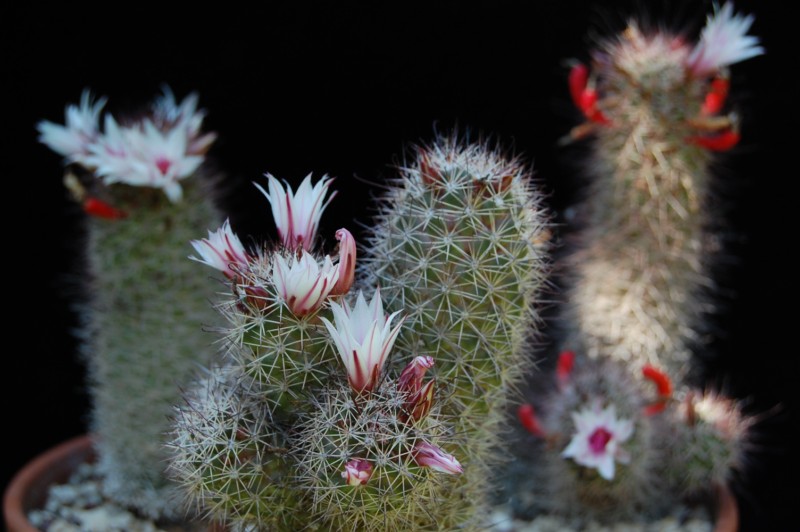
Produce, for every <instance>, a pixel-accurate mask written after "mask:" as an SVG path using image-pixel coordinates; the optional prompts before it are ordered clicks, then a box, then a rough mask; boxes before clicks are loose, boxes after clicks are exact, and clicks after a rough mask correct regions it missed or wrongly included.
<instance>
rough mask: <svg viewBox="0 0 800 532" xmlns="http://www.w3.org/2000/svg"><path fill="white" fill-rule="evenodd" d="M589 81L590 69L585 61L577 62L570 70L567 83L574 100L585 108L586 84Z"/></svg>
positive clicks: (578, 105) (580, 106)
mask: <svg viewBox="0 0 800 532" xmlns="http://www.w3.org/2000/svg"><path fill="white" fill-rule="evenodd" d="M588 82H589V69H588V68H587V67H586V65H584V64H583V63H577V64H576V65H575V66H573V67H572V68H571V69H570V71H569V77H568V78H567V83H568V84H569V94H570V96H571V97H572V102H573V103H574V104H575V105H576V106H577V107H578V109H580V110H581V111H582V110H583V95H584V91H585V90H586V84H587V83H588Z"/></svg>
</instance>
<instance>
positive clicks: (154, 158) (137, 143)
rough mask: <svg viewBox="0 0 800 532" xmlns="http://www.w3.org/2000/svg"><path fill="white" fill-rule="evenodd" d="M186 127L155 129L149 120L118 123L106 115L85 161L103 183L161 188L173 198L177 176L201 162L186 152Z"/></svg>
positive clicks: (179, 191) (177, 189)
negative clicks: (127, 123) (127, 124)
mask: <svg viewBox="0 0 800 532" xmlns="http://www.w3.org/2000/svg"><path fill="white" fill-rule="evenodd" d="M188 142H189V138H188V137H187V134H186V129H185V128H183V127H175V128H172V129H168V130H166V131H161V130H159V129H158V128H157V127H156V126H155V124H154V123H153V121H152V120H150V119H145V120H144V121H143V122H142V123H141V124H140V125H136V126H133V127H120V126H119V124H117V121H116V120H114V118H113V117H111V116H106V122H105V134H104V135H103V136H102V137H101V138H100V139H99V140H98V142H96V143H95V144H93V145H91V146H90V152H91V155H90V156H89V157H87V158H86V163H87V164H88V165H89V166H91V167H94V168H95V173H96V175H97V176H98V177H101V178H102V179H103V181H105V183H106V184H111V183H125V184H128V185H134V186H150V187H155V188H161V189H163V190H164V192H165V193H166V195H167V197H168V198H169V199H170V200H171V201H173V202H175V201H179V200H180V199H181V197H182V195H183V191H182V189H181V186H180V183H179V180H181V179H184V178H186V177H188V176H190V175H191V174H193V173H194V171H195V170H197V168H198V167H199V166H200V164H201V163H202V162H203V157H202V156H200V155H191V154H189V153H188Z"/></svg>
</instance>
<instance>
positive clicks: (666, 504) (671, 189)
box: [519, 3, 763, 521]
mask: <svg viewBox="0 0 800 532" xmlns="http://www.w3.org/2000/svg"><path fill="white" fill-rule="evenodd" d="M752 22H753V19H752V17H745V16H742V15H735V14H734V12H733V6H732V5H731V4H730V3H727V4H725V5H724V6H722V7H721V8H719V7H717V8H715V12H714V14H713V15H711V16H709V18H708V21H707V24H706V26H705V28H704V29H703V30H702V33H701V35H700V38H699V40H698V42H697V43H696V44H692V43H691V42H690V41H688V40H687V39H686V38H685V37H684V36H681V35H677V34H671V33H668V32H666V31H664V30H647V29H643V28H641V27H639V25H637V24H636V23H630V24H629V26H628V28H627V29H626V30H625V31H624V32H623V33H622V34H621V35H620V36H618V37H616V38H614V39H610V40H607V41H605V42H603V43H601V45H600V46H599V47H598V49H597V50H595V51H594V52H593V53H592V59H593V60H592V67H591V69H590V68H587V67H586V66H585V65H583V64H580V63H577V64H574V66H572V69H571V71H570V74H569V88H570V92H571V95H572V99H573V101H574V102H575V104H576V105H577V107H578V108H579V109H580V110H581V112H582V113H583V114H584V116H585V118H586V122H585V123H584V124H582V125H580V126H578V127H576V128H574V129H573V130H572V132H571V133H570V137H569V139H568V140H570V141H573V140H578V139H581V138H584V137H587V136H591V137H592V139H591V140H590V142H591V160H590V161H589V162H590V164H587V165H586V167H587V168H588V169H589V173H590V177H591V179H592V181H591V184H590V185H589V190H588V192H587V194H586V199H585V201H584V202H583V204H582V205H581V206H580V208H579V210H578V212H579V214H578V216H579V219H578V222H579V225H580V228H579V230H578V242H577V243H576V245H575V248H574V250H572V251H571V254H570V255H569V256H568V258H567V266H568V269H569V270H568V275H567V281H566V285H567V289H566V293H565V302H564V309H565V310H564V315H563V316H562V317H561V326H562V331H561V332H560V335H561V336H560V338H559V341H558V342H559V345H560V346H561V348H562V349H563V350H564V352H563V353H562V354H561V360H560V361H559V363H558V364H557V371H556V380H558V382H559V386H558V387H557V389H556V390H554V391H552V392H551V393H542V394H541V397H540V398H538V400H537V401H536V403H537V405H536V407H534V405H525V406H524V407H523V408H522V409H521V410H520V416H521V419H522V421H523V423H524V424H525V425H526V426H527V427H528V428H529V430H530V428H531V427H534V428H535V430H532V431H531V432H533V433H534V434H535V435H536V436H537V437H538V438H541V439H542V440H543V441H544V442H546V444H545V446H544V448H542V450H541V454H542V456H543V458H542V460H541V461H542V463H543V464H544V465H543V467H539V468H538V469H537V474H536V475H535V477H536V479H535V480H533V479H531V480H523V481H522V482H523V483H525V484H527V489H528V490H533V491H534V492H536V493H541V494H543V493H547V495H546V496H543V497H542V498H540V499H539V500H538V501H535V502H532V503H531V502H527V503H526V502H520V503H519V506H520V511H524V512H529V511H531V508H530V507H531V506H536V505H539V506H540V509H542V510H544V511H553V512H556V513H560V514H563V515H570V516H573V517H577V516H581V517H583V518H586V517H591V518H595V519H598V520H604V521H613V520H617V519H619V518H622V517H624V518H652V517H657V516H659V515H662V514H663V513H664V512H665V511H666V510H668V509H670V508H672V507H674V506H675V505H677V504H678V503H680V502H681V500H683V499H684V498H685V497H687V496H690V495H697V494H702V493H706V492H709V491H712V490H714V489H715V487H716V486H727V485H728V483H729V482H730V481H731V479H732V475H733V474H734V471H735V470H737V469H738V468H739V467H740V466H741V465H742V460H743V457H744V450H745V448H746V444H747V438H748V435H747V427H748V426H749V425H750V424H751V423H750V422H749V421H748V420H747V419H745V418H743V416H742V414H741V412H740V409H739V407H738V406H737V405H736V404H735V403H734V402H733V401H731V400H727V399H722V398H720V397H718V396H717V395H710V394H704V393H702V392H699V391H693V384H694V383H693V382H692V377H691V371H690V370H691V354H692V352H693V351H698V350H702V349H704V348H705V345H704V344H703V342H702V340H701V339H702V334H703V333H705V330H704V323H705V321H706V320H707V319H708V315H709V313H710V312H712V311H713V304H712V297H713V294H714V292H713V291H714V288H715V283H714V280H713V279H711V278H710V277H709V269H710V265H711V262H712V259H713V257H714V249H713V247H712V246H711V245H710V244H709V242H710V241H711V238H710V235H709V233H708V227H709V220H711V219H712V218H713V217H714V216H715V214H716V213H715V210H714V203H713V201H711V198H710V197H709V196H710V195H709V185H710V181H711V179H712V177H713V176H712V173H711V170H710V166H711V163H712V162H713V161H714V156H715V152H720V151H725V150H728V149H730V148H732V147H733V146H735V145H736V143H737V142H738V140H739V135H740V133H739V128H738V123H737V120H736V116H735V114H733V113H726V112H725V109H726V108H725V96H726V94H727V91H728V85H729V81H728V71H727V67H728V66H729V65H732V64H734V63H737V62H739V61H742V60H745V59H748V58H750V57H753V56H757V55H759V54H761V53H763V49H762V48H761V47H760V46H758V40H757V39H756V38H755V37H751V36H748V35H747V31H748V30H749V29H750V26H751V24H752ZM565 357H566V358H565ZM567 359H568V361H569V362H568V364H567V363H566V362H565V360H567ZM545 378H552V375H551V376H545ZM712 405H713V406H712ZM537 412H538V414H537ZM711 412H713V414H712V413H711ZM612 414H615V415H619V416H620V418H619V419H617V418H616V417H615V415H612ZM620 433H622V434H623V435H624V436H625V437H624V438H623V437H622V436H621V435H620ZM581 438H583V440H584V441H583V442H580V441H579V440H580V439H581ZM615 465H616V467H614V466H615ZM534 467H536V466H534ZM534 484H535V485H537V486H538V487H535V486H533V485H534ZM554 486H556V487H557V488H555V489H554Z"/></svg>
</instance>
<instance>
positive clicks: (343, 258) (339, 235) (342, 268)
mask: <svg viewBox="0 0 800 532" xmlns="http://www.w3.org/2000/svg"><path fill="white" fill-rule="evenodd" d="M336 240H338V241H339V264H337V266H336V267H337V268H338V269H339V280H338V281H336V285H335V286H334V287H333V290H331V295H332V296H341V295H344V294H346V293H347V292H349V291H350V288H351V287H352V286H353V282H354V281H355V278H356V240H355V239H354V238H353V235H352V234H350V231H348V230H347V229H344V228H342V229H339V230H338V231H336Z"/></svg>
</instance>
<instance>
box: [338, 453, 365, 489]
mask: <svg viewBox="0 0 800 532" xmlns="http://www.w3.org/2000/svg"><path fill="white" fill-rule="evenodd" d="M371 476H372V464H371V463H369V461H368V460H364V459H363V458H353V459H352V460H350V461H349V462H347V463H346V464H345V465H344V471H342V478H344V479H345V481H346V482H347V484H348V485H349V486H362V485H364V484H366V483H367V482H368V481H369V478H370V477H371Z"/></svg>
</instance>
